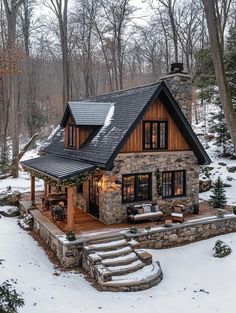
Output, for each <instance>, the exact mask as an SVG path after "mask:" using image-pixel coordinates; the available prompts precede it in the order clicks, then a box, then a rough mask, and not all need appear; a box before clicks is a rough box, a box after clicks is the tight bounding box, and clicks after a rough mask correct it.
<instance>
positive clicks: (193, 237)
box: [31, 210, 236, 269]
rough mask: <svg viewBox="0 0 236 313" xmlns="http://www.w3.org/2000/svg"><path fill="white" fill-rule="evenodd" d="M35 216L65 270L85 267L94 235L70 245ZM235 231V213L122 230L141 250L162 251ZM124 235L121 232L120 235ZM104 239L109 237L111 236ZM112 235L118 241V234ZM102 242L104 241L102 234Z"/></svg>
mask: <svg viewBox="0 0 236 313" xmlns="http://www.w3.org/2000/svg"><path fill="white" fill-rule="evenodd" d="M31 213H32V215H33V216H34V228H35V230H37V231H38V233H39V235H40V236H41V237H42V238H43V239H44V240H45V242H46V243H47V244H48V246H49V247H50V248H51V250H52V251H53V252H54V253H55V254H56V256H57V258H58V259H59V260H60V262H61V264H62V265H63V267H64V268H65V269H68V268H73V267H77V266H82V259H83V253H84V251H83V246H84V245H87V244H88V241H89V240H94V239H95V238H94V235H93V236H92V235H91V236H85V237H84V238H83V237H80V238H78V239H77V240H75V241H73V242H68V241H67V240H65V234H64V233H63V232H62V231H61V230H59V229H58V228H57V226H56V225H54V224H53V223H52V222H50V221H49V220H48V219H47V218H46V217H44V216H43V215H42V214H41V213H40V212H39V211H38V210H33V211H31ZM95 231H96V230H95ZM231 232H236V216H235V215H232V214H230V215H228V216H226V217H223V218H217V217H212V218H206V219H202V220H201V219H199V220H196V221H191V222H190V221H189V222H185V223H183V224H176V225H173V226H171V227H168V228H165V227H160V226H156V227H153V228H151V230H149V231H147V230H145V229H139V230H138V233H137V234H131V233H130V232H129V231H126V232H124V231H122V235H123V236H126V237H128V238H129V239H130V238H134V239H135V240H137V241H139V243H140V247H141V248H150V249H162V248H170V247H175V246H181V245H185V244H188V243H192V242H195V241H199V240H203V239H207V238H210V237H214V236H219V235H222V234H228V233H231ZM120 235H121V233H120V231H119V230H117V236H120ZM104 236H105V237H106V238H107V233H106V234H105V235H104ZM111 236H112V237H113V238H114V240H115V234H114V231H113V233H112V235H111ZM96 238H97V236H96ZM99 239H102V234H101V235H100V236H99Z"/></svg>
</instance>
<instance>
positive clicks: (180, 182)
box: [162, 171, 186, 198]
mask: <svg viewBox="0 0 236 313" xmlns="http://www.w3.org/2000/svg"><path fill="white" fill-rule="evenodd" d="M185 194H186V172H185V171H168V172H163V173H162V197H163V198H168V197H180V196H185Z"/></svg>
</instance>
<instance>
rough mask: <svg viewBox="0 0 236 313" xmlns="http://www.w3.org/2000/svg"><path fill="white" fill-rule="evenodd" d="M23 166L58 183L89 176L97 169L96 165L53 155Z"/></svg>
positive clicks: (29, 161)
mask: <svg viewBox="0 0 236 313" xmlns="http://www.w3.org/2000/svg"><path fill="white" fill-rule="evenodd" d="M21 165H22V166H23V168H24V169H25V170H28V171H32V172H36V173H38V174H39V176H47V177H49V178H51V179H53V180H55V181H58V182H62V181H65V180H69V179H73V178H76V177H78V176H80V175H84V174H88V173H90V172H93V171H94V170H95V169H96V166H95V165H92V164H89V163H85V162H81V161H76V160H71V159H68V158H62V157H60V156H56V155H52V154H47V155H44V156H41V157H38V158H34V159H30V160H27V161H22V162H21Z"/></svg>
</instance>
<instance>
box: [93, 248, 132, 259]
mask: <svg viewBox="0 0 236 313" xmlns="http://www.w3.org/2000/svg"><path fill="white" fill-rule="evenodd" d="M132 251H133V249H132V248H131V247H129V246H126V247H122V248H120V249H116V250H111V251H97V252H96V253H97V255H99V256H100V257H102V258H103V259H107V258H115V257H118V256H121V255H126V254H129V253H131V252H132Z"/></svg>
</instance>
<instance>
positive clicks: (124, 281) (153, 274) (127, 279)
mask: <svg viewBox="0 0 236 313" xmlns="http://www.w3.org/2000/svg"><path fill="white" fill-rule="evenodd" d="M162 276H163V275H162V271H161V268H160V265H159V263H158V262H156V263H153V264H151V265H147V266H145V267H143V268H142V269H140V270H138V271H136V272H134V273H130V274H126V275H120V276H112V277H111V280H110V281H107V282H103V283H102V288H103V290H113V291H121V290H123V291H138V290H144V289H147V288H150V287H152V286H155V285H157V284H158V283H159V282H160V281H161V279H162ZM132 287H133V288H132Z"/></svg>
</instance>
